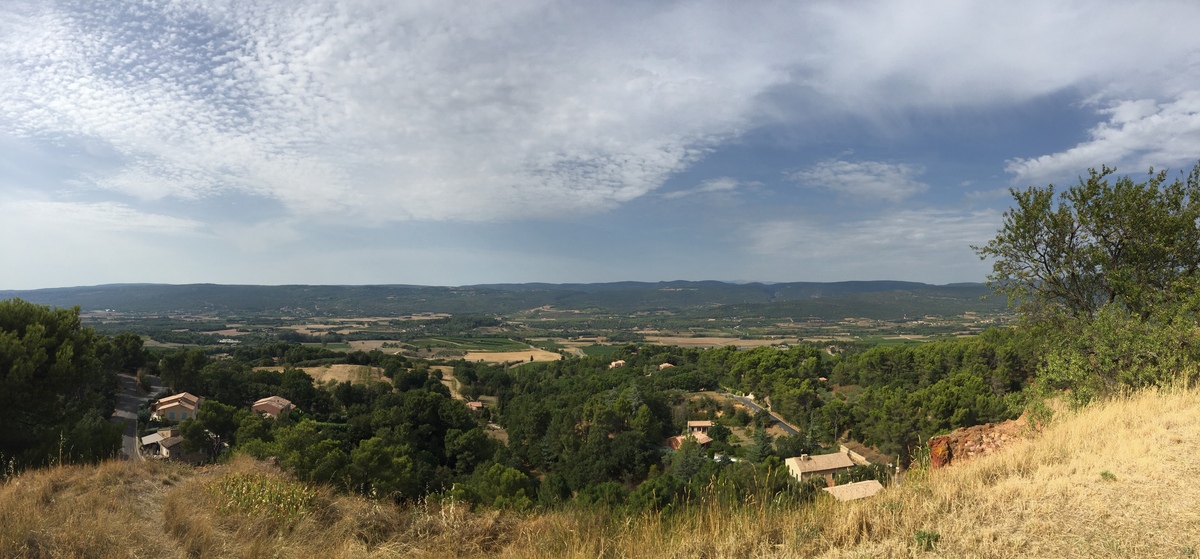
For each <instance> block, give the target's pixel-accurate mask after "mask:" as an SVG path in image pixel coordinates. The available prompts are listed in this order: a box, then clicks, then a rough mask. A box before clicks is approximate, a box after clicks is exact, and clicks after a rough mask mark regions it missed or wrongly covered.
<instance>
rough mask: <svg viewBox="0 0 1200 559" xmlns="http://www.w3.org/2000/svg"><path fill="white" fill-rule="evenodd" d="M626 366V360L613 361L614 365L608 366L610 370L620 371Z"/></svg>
mask: <svg viewBox="0 0 1200 559" xmlns="http://www.w3.org/2000/svg"><path fill="white" fill-rule="evenodd" d="M624 366H625V360H624V359H617V360H616V361H613V362H612V363H609V364H608V368H609V369H620V368H621V367H624Z"/></svg>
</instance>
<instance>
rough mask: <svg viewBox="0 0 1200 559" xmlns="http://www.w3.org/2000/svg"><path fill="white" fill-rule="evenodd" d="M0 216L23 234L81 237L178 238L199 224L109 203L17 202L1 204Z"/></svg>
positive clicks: (195, 231) (192, 231)
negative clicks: (115, 234)
mask: <svg viewBox="0 0 1200 559" xmlns="http://www.w3.org/2000/svg"><path fill="white" fill-rule="evenodd" d="M0 216H5V218H6V219H5V220H6V221H8V222H9V223H10V225H11V224H12V223H14V222H15V223H21V229H23V230H24V231H26V232H30V231H38V232H46V231H58V230H62V229H63V228H64V227H65V228H67V229H70V230H74V231H77V232H79V233H81V234H91V233H98V232H119V233H153V234H155V235H181V234H191V233H197V232H199V231H200V230H201V229H202V227H203V226H202V224H200V223H199V222H197V221H193V220H190V219H183V218H178V217H172V216H167V215H161V214H153V213H145V212H141V211H138V210H135V209H133V208H131V207H129V206H126V205H124V204H115V203H112V202H98V203H79V202H50V201H34V200H19V201H8V202H0Z"/></svg>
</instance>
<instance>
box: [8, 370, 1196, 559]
mask: <svg viewBox="0 0 1200 559" xmlns="http://www.w3.org/2000/svg"><path fill="white" fill-rule="evenodd" d="M1197 452H1200V394H1198V393H1197V392H1196V391H1193V390H1168V391H1147V392H1143V393H1140V394H1137V395H1135V396H1133V397H1129V398H1118V399H1113V400H1109V401H1106V402H1104V403H1101V404H1094V405H1093V406H1090V407H1087V408H1083V409H1080V410H1078V411H1068V410H1064V411H1062V412H1061V413H1059V414H1058V415H1057V416H1056V418H1055V419H1054V420H1053V422H1052V423H1051V424H1049V425H1048V426H1047V427H1046V428H1045V429H1044V430H1043V431H1041V432H1040V433H1036V434H1032V436H1031V437H1030V438H1029V439H1028V440H1026V441H1022V442H1018V443H1016V444H1014V445H1012V446H1011V447H1009V448H1007V449H1004V450H1002V451H1000V452H999V453H997V454H993V455H990V456H987V457H983V458H980V459H977V460H975V461H973V462H968V463H965V464H962V465H957V466H955V467H953V468H949V469H943V470H936V471H932V472H926V471H924V470H915V471H912V472H910V474H909V476H908V479H907V480H906V482H905V484H904V485H903V486H900V487H892V488H889V489H887V490H885V491H884V493H882V494H881V495H879V496H877V497H876V498H875V499H873V500H869V501H857V502H852V503H838V502H836V501H834V500H832V499H831V498H828V497H824V496H819V497H820V498H818V499H817V500H816V501H814V502H813V503H812V504H809V505H792V504H788V503H786V502H784V503H777V502H774V501H766V502H764V501H761V500H748V501H746V502H743V503H722V504H721V505H719V506H694V507H687V508H683V509H680V510H677V511H674V512H672V513H670V514H665V515H659V514H643V515H633V516H625V515H617V514H613V513H611V512H608V511H606V510H604V509H584V508H565V509H550V510H547V511H544V512H538V513H532V514H529V513H518V512H512V511H507V512H506V511H493V510H486V509H483V510H477V511H475V512H471V511H470V510H468V509H467V508H466V507H464V506H463V505H461V504H454V503H450V502H436V501H427V502H423V503H419V504H416V505H394V504H390V503H387V502H380V501H376V500H370V499H367V498H364V497H358V496H348V495H339V494H337V493H334V492H332V491H331V490H330V489H329V488H326V487H322V486H312V485H309V484H304V483H297V482H295V481H289V479H290V478H289V477H288V476H286V475H284V474H281V473H280V472H279V471H278V470H276V469H274V468H273V467H271V466H269V465H266V464H263V463H254V462H248V461H244V460H242V461H236V462H234V463H233V464H230V465H224V466H217V467H209V468H205V469H202V470H195V469H192V468H187V467H181V466H178V465H172V464H158V463H120V462H107V463H104V464H101V465H99V466H56V467H53V468H47V469H42V470H36V471H31V472H27V473H24V474H22V475H20V476H18V477H15V478H12V479H9V480H8V481H6V482H5V483H4V484H3V485H2V486H0V556H5V557H36V556H49V557H83V556H86V557H97V558H107V557H114V558H115V557H129V556H156V557H164V556H184V555H189V556H192V557H198V558H205V557H214V558H215V557H263V556H289V557H297V556H303V557H330V558H350V557H355V558H358V557H374V558H391V557H432V558H438V557H479V558H483V557H514V558H515V557H529V558H543V557H544V558H588V559H592V558H596V557H624V558H639V557H646V558H650V557H654V558H659V557H701V556H703V557H712V558H742V557H746V558H748V557H781V558H791V557H797V558H798V557H868V556H869V557H913V556H922V555H924V551H926V549H928V550H931V551H934V552H936V553H935V554H932V555H930V556H933V555H936V556H939V557H1013V556H1026V557H1068V558H1070V557H1097V556H1145V557H1188V556H1193V555H1194V554H1195V553H1196V550H1197V549H1198V548H1200V539H1197V536H1196V534H1197V533H1198V531H1197V529H1196V525H1195V522H1196V520H1195V515H1194V514H1193V511H1192V510H1191V508H1192V506H1193V504H1194V503H1196V502H1200V486H1197V485H1196V484H1195V483H1194V482H1193V481H1194V479H1195V476H1196V475H1197V473H1198V472H1197V469H1196V465H1195V464H1194V461H1192V460H1190V459H1189V458H1188V457H1189V456H1194V455H1196V453H1197ZM245 494H254V495H259V496H260V497H261V499H260V502H261V503H262V504H252V503H250V502H247V501H244V500H241V499H242V498H241V497H239V495H245ZM148 527H152V528H148Z"/></svg>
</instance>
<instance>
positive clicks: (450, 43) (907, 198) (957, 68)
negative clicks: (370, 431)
mask: <svg viewBox="0 0 1200 559" xmlns="http://www.w3.org/2000/svg"><path fill="white" fill-rule="evenodd" d="M1197 21H1200V4H1196V3H1193V2H1157V3H1140V4H1136V5H1135V4H1132V3H1125V2H1111V3H1097V2H1020V1H1015V2H994V1H991V2H967V1H942V2H939V1H929V0H922V1H910V2H869V1H853V2H844V1H837V2H832V1H831V2H778V3H771V2H751V3H743V2H686V3H682V2H681V3H671V2H653V3H612V2H554V1H540V0H537V1H532V0H531V1H525V0H510V1H506V2H498V3H497V2H490V3H485V2H392V1H387V0H379V1H375V0H357V1H345V2H333V1H324V0H312V1H287V2H270V1H266V0H263V1H258V2H241V1H233V0H228V1H216V0H214V1H204V0H195V1H189V0H176V1H155V0H148V1H146V2H137V3H134V2H117V1H113V2H94V1H85V0H79V1H64V2H46V1H35V2H24V1H22V0H9V1H6V2H4V3H3V5H0V239H3V241H2V242H0V261H2V262H4V263H5V264H4V265H3V266H0V289H27V288H39V287H55V286H72V285H91V284H101V283H115V282H161V283H193V282H215V283H243V284H281V283H309V284H366V283H407V284H426V285H466V284H478V283H494V282H531V281H544V282H596V281H619V280H644V281H657V280H673V279H690V280H703V279H717V280H733V281H746V280H753V281H837V280H852V279H901V280H913V281H924V282H930V283H949V282H960V281H982V280H983V279H984V276H985V275H986V273H987V271H988V269H989V264H988V263H986V262H981V261H979V260H978V259H977V258H976V257H975V256H974V254H973V253H972V251H971V250H970V248H969V245H971V244H981V243H985V242H986V241H987V240H988V239H989V238H990V237H991V236H992V235H993V234H994V233H995V231H996V229H997V228H998V227H999V224H1000V218H1001V215H1002V213H1003V211H1004V210H1005V209H1006V208H1007V207H1008V203H1009V200H1010V198H1009V196H1008V194H1007V189H1008V188H1010V187H1023V186H1027V185H1030V184H1038V185H1041V184H1046V183H1048V182H1052V183H1055V184H1062V185H1066V184H1069V183H1072V182H1074V181H1075V180H1076V177H1078V176H1079V175H1080V174H1082V173H1084V172H1085V171H1086V169H1087V168H1088V167H1098V166H1100V165H1101V164H1107V165H1110V166H1116V167H1118V169H1119V170H1120V171H1122V172H1124V173H1129V174H1132V175H1141V174H1143V173H1145V172H1146V170H1147V169H1148V168H1149V167H1151V166H1153V167H1155V168H1164V167H1165V168H1170V169H1186V168H1190V166H1191V165H1192V164H1193V163H1195V162H1196V161H1197V160H1198V159H1200V34H1197V33H1196V32H1195V29H1194V23H1195V22H1197Z"/></svg>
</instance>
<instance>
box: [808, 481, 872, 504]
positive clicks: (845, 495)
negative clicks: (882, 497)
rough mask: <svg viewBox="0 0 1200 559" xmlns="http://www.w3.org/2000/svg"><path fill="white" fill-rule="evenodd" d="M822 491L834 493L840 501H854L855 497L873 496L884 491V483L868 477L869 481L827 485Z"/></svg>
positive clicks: (834, 496) (835, 497)
mask: <svg viewBox="0 0 1200 559" xmlns="http://www.w3.org/2000/svg"><path fill="white" fill-rule="evenodd" d="M822 491H825V492H826V493H829V494H830V495H833V498H834V499H837V500H839V501H853V500H855V499H865V498H867V497H872V496H874V495H875V494H876V493H879V492H880V491H883V484H881V483H879V482H878V481H877V480H873V479H868V480H867V481H859V482H856V483H847V484H845V485H835V486H833V487H826V488H824V489H822Z"/></svg>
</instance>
